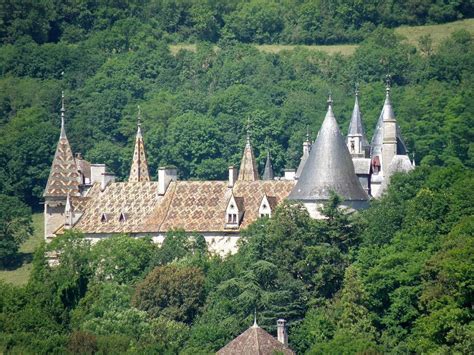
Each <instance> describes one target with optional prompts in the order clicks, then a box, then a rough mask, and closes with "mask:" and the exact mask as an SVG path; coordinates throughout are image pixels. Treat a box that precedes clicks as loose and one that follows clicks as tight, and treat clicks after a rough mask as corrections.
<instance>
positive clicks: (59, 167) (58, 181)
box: [43, 92, 80, 197]
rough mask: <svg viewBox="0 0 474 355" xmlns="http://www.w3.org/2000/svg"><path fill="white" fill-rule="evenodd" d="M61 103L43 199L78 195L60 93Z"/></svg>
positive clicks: (75, 172) (74, 165) (74, 162)
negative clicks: (54, 150)
mask: <svg viewBox="0 0 474 355" xmlns="http://www.w3.org/2000/svg"><path fill="white" fill-rule="evenodd" d="M61 101H62V104H61V133H60V135H59V142H58V145H57V146H56V153H55V154H54V159H53V163H52V165H51V171H50V173H49V178H48V183H47V184H46V188H45V190H44V193H43V196H44V197H67V195H68V194H69V195H71V196H78V195H80V193H79V182H80V175H79V172H78V170H77V166H76V161H75V160H74V156H73V154H72V150H71V146H70V145H69V141H68V139H67V136H66V129H65V126H64V120H65V118H64V116H65V112H66V110H65V108H64V92H63V93H62V96H61Z"/></svg>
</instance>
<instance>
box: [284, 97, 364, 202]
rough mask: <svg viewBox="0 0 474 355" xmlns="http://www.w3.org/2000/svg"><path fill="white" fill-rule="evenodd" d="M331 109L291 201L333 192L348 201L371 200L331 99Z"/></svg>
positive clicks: (308, 198)
mask: <svg viewBox="0 0 474 355" xmlns="http://www.w3.org/2000/svg"><path fill="white" fill-rule="evenodd" d="M328 103H329V105H328V111H327V113H326V117H325V118H324V121H323V124H322V126H321V129H320V131H319V134H318V137H317V138H316V141H315V142H314V144H313V146H312V148H311V152H310V153H309V157H308V159H307V161H306V164H305V166H304V168H303V171H302V173H301V176H300V177H299V179H298V182H297V183H296V185H295V187H294V188H293V190H292V191H291V193H290V195H289V197H288V198H289V199H291V200H301V201H315V200H328V199H329V198H330V193H331V191H333V192H335V193H337V194H338V195H340V196H342V198H343V199H344V200H345V201H365V200H368V198H369V197H368V196H367V193H366V192H365V191H364V189H363V188H362V186H361V184H360V182H359V179H358V178H357V176H356V174H355V173H354V165H353V163H352V158H351V156H350V154H349V151H348V150H347V146H346V144H345V142H344V138H343V137H342V135H341V132H340V131H339V127H338V125H337V122H336V118H335V117H334V113H333V110H332V100H331V98H329V100H328Z"/></svg>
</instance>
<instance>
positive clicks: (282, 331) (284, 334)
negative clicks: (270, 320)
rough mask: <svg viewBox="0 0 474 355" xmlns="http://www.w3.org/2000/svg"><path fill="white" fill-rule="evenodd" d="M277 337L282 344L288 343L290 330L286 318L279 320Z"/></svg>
mask: <svg viewBox="0 0 474 355" xmlns="http://www.w3.org/2000/svg"><path fill="white" fill-rule="evenodd" d="M277 338H278V341H279V342H280V343H282V344H285V345H288V331H287V330H286V320H284V319H278V320H277Z"/></svg>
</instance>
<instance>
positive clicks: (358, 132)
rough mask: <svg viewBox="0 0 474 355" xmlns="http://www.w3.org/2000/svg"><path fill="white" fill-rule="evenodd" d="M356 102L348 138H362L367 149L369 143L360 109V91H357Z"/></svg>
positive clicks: (363, 145)
mask: <svg viewBox="0 0 474 355" xmlns="http://www.w3.org/2000/svg"><path fill="white" fill-rule="evenodd" d="M355 96H356V97H355V102H354V109H353V110H352V116H351V122H350V123H349V130H348V131H347V136H348V137H349V136H360V137H362V138H361V140H362V147H367V146H368V145H369V142H368V141H367V137H366V135H365V130H364V125H363V124H362V114H361V112H360V107H359V91H356V95H355Z"/></svg>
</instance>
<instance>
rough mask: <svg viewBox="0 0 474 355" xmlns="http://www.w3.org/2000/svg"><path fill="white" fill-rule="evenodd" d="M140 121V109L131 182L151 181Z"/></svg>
mask: <svg viewBox="0 0 474 355" xmlns="http://www.w3.org/2000/svg"><path fill="white" fill-rule="evenodd" d="M140 119H141V117H140V108H138V127H137V135H136V136H135V150H134V152H133V161H132V167H131V168H130V176H129V177H128V181H129V182H138V181H150V175H149V174H148V163H147V161H146V154H145V143H144V142H143V136H142V129H141V124H140Z"/></svg>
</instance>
